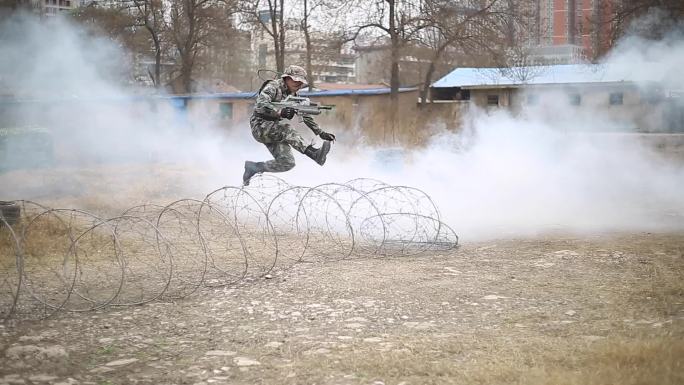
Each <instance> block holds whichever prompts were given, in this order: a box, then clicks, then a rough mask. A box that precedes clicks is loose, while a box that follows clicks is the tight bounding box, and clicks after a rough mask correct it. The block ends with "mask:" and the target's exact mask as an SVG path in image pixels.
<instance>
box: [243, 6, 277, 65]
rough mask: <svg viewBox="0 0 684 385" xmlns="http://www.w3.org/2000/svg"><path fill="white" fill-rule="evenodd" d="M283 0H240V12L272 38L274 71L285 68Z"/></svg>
mask: <svg viewBox="0 0 684 385" xmlns="http://www.w3.org/2000/svg"><path fill="white" fill-rule="evenodd" d="M284 8H285V0H242V1H241V6H240V9H241V12H242V14H243V15H244V16H246V18H247V20H248V22H249V23H251V24H253V25H256V26H257V27H258V28H261V29H263V30H264V31H266V33H267V34H268V35H269V36H270V37H271V39H272V40H273V51H274V53H275V62H276V71H278V72H283V70H284V69H285V35H286V31H287V26H286V23H285V18H284V16H285V15H284Z"/></svg>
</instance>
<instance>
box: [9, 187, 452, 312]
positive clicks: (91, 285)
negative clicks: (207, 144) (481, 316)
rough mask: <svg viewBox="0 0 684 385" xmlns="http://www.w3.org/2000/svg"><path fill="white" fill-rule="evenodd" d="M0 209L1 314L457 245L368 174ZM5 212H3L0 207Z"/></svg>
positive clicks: (417, 199)
mask: <svg viewBox="0 0 684 385" xmlns="http://www.w3.org/2000/svg"><path fill="white" fill-rule="evenodd" d="M3 204H4V205H5V206H3V207H8V206H7V205H12V206H14V207H17V206H18V209H17V210H16V211H15V213H20V214H19V215H18V217H11V216H10V215H8V214H7V212H8V211H4V210H3V211H0V246H2V248H1V249H0V275H2V277H1V278H0V318H2V319H3V320H7V319H10V318H16V319H26V318H41V317H47V316H50V315H52V314H54V313H56V312H58V311H71V312H84V311H92V310H96V309H101V308H104V307H107V306H125V305H140V304H144V303H147V302H150V301H155V300H177V299H181V298H184V297H187V296H189V295H191V294H193V293H194V292H196V291H197V290H199V289H200V288H201V287H216V286H225V285H234V284H238V283H244V282H249V281H253V280H255V279H258V278H260V277H264V276H267V275H268V274H270V273H271V272H273V271H274V270H275V271H281V270H285V269H288V268H290V267H291V266H293V265H294V264H296V263H298V262H302V261H309V262H313V261H326V260H340V259H346V258H351V257H356V256H362V257H387V256H406V255H416V254H420V253H425V252H428V251H444V250H450V249H453V248H455V247H456V246H457V245H458V236H457V235H456V233H455V232H454V231H453V230H452V229H451V228H450V227H449V226H448V225H446V224H445V223H444V222H442V220H441V219H440V214H439V211H438V209H437V207H436V205H435V204H434V202H433V201H432V199H431V198H430V197H429V196H428V195H427V194H426V193H425V192H423V191H421V190H419V189H416V188H413V187H408V186H391V185H388V184H386V183H384V182H381V181H377V180H372V179H354V180H351V181H349V182H347V183H327V184H322V185H319V186H316V187H303V186H291V185H288V184H287V183H286V182H285V181H283V180H282V179H280V178H277V177H274V176H270V175H268V176H258V177H255V178H254V179H253V181H252V183H251V186H250V187H249V188H242V187H234V186H226V187H222V188H220V189H217V190H215V191H212V192H211V193H209V194H208V195H207V196H206V197H205V198H204V199H203V200H197V199H189V198H188V199H180V200H177V201H174V202H171V203H169V204H167V205H165V206H164V205H156V204H145V205H138V206H134V207H131V208H128V209H127V210H125V211H124V212H122V213H121V214H120V215H118V216H115V217H112V218H102V217H100V216H97V215H95V214H93V213H89V212H86V211H83V210H77V209H66V208H50V207H46V206H43V205H41V204H39V203H36V202H32V201H28V200H20V201H13V202H3ZM3 214H4V215H3Z"/></svg>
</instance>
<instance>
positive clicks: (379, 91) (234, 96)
mask: <svg viewBox="0 0 684 385" xmlns="http://www.w3.org/2000/svg"><path fill="white" fill-rule="evenodd" d="M415 90H417V88H415V87H405V88H399V92H410V91H415ZM389 93H390V89H389V88H371V89H351V90H322V91H304V92H301V93H300V95H302V96H312V97H317V96H318V97H323V96H345V95H364V96H365V95H384V94H389ZM254 98H256V91H251V92H224V93H215V94H186V95H125V96H101V97H49V98H41V99H16V98H14V97H0V105H6V104H24V103H49V104H53V103H72V102H89V103H90V102H92V103H95V102H133V101H141V100H154V99H161V100H171V101H174V100H184V99H188V100H190V99H222V100H246V99H254Z"/></svg>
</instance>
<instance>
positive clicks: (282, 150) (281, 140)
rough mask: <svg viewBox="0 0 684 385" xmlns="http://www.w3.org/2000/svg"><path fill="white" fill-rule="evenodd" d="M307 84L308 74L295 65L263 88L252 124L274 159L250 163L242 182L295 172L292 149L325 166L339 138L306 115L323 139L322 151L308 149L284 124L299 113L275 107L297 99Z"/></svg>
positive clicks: (293, 130) (258, 96)
mask: <svg viewBox="0 0 684 385" xmlns="http://www.w3.org/2000/svg"><path fill="white" fill-rule="evenodd" d="M305 84H306V71H305V70H304V69H303V68H302V67H299V66H295V65H291V66H289V67H287V68H286V69H285V71H284V72H283V74H282V76H281V77H280V78H279V79H276V80H269V81H267V82H265V83H264V84H263V85H262V86H261V89H260V90H259V93H258V95H257V99H256V105H255V106H254V113H253V114H252V117H251V118H250V120H249V124H250V126H251V128H252V136H253V137H254V139H256V141H257V142H259V143H263V144H264V145H265V146H266V148H268V151H270V152H271V154H272V155H273V158H274V159H272V160H269V161H266V162H251V161H246V162H245V173H244V174H243V175H242V182H243V184H244V185H245V186H247V185H249V180H250V179H251V178H252V177H253V176H254V175H255V174H258V173H262V172H285V171H288V170H291V169H292V168H293V167H294V166H295V159H294V156H292V150H291V148H290V147H292V148H294V149H295V150H297V151H299V152H300V153H302V154H304V155H306V156H308V157H309V158H311V159H313V160H314V161H315V162H316V163H318V164H319V165H321V166H322V165H323V164H324V163H325V159H326V155H327V154H328V152H329V151H330V144H331V142H332V141H334V140H335V135H333V134H330V133H328V132H325V131H323V130H321V128H320V127H318V124H317V123H316V122H314V120H313V118H312V117H311V116H308V115H303V116H302V119H303V121H304V124H306V126H307V127H309V128H310V129H311V131H313V133H314V134H316V135H318V136H319V137H320V138H321V139H323V145H322V146H321V148H315V147H314V146H313V145H310V146H307V145H306V144H304V139H303V138H302V137H301V135H299V133H298V132H297V131H296V130H295V129H293V128H292V127H290V125H289V124H288V123H286V122H282V121H281V119H288V120H289V119H292V118H293V117H294V115H295V109H294V108H292V107H284V108H282V109H278V108H277V107H276V106H274V105H273V104H272V103H273V102H280V101H282V100H283V99H284V98H285V97H286V96H289V95H293V96H297V91H299V90H300V89H301V88H302V87H304V85H305Z"/></svg>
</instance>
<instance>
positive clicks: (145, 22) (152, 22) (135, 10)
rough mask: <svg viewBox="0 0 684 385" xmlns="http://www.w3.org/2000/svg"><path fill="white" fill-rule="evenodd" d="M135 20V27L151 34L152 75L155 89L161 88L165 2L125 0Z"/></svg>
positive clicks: (157, 0)
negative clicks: (152, 53)
mask: <svg viewBox="0 0 684 385" xmlns="http://www.w3.org/2000/svg"><path fill="white" fill-rule="evenodd" d="M123 4H124V6H125V7H126V8H128V9H129V11H130V14H131V15H132V17H133V18H134V20H135V25H136V26H138V27H143V28H145V30H146V31H147V32H148V33H149V35H150V39H151V40H152V46H153V50H154V70H153V72H152V73H151V74H150V78H151V79H152V83H153V84H154V86H155V87H160V86H161V61H162V33H163V29H164V2H163V1H162V0H123Z"/></svg>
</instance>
